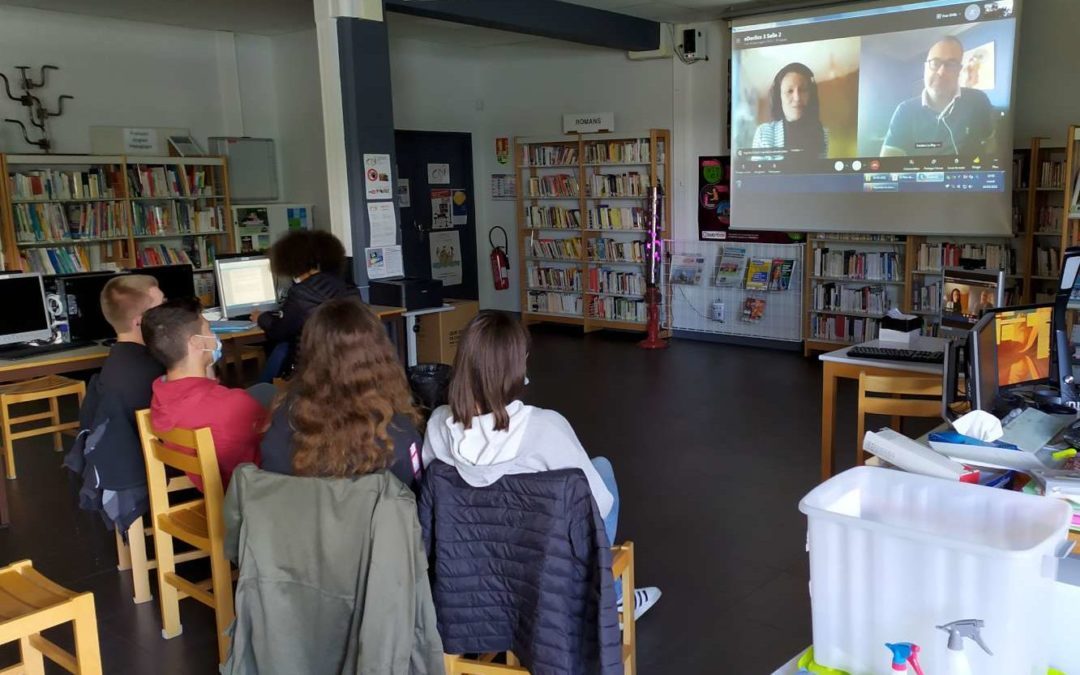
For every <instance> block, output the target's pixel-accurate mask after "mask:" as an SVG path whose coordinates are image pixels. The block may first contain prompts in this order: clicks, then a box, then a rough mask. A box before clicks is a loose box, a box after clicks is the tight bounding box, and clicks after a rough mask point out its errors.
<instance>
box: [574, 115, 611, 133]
mask: <svg viewBox="0 0 1080 675" xmlns="http://www.w3.org/2000/svg"><path fill="white" fill-rule="evenodd" d="M562 130H563V133H564V134H575V133H576V134H594V133H596V132H598V131H615V113H613V112H601V113H575V114H573V115H563V118H562Z"/></svg>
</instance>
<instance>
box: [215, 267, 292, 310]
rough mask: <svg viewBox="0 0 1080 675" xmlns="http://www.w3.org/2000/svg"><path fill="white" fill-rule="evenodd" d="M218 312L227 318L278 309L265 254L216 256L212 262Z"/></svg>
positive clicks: (275, 292) (272, 280)
mask: <svg viewBox="0 0 1080 675" xmlns="http://www.w3.org/2000/svg"><path fill="white" fill-rule="evenodd" d="M214 271H215V273H216V276H217V285H218V297H219V298H220V299H221V312H222V314H223V315H224V316H225V317H226V318H232V317H236V316H242V315H245V314H250V313H251V312H253V311H255V310H259V311H265V310H268V309H275V308H277V290H276V288H275V286H274V275H273V273H272V272H271V271H270V259H269V258H267V257H266V256H247V257H242V258H229V259H224V260H223V259H221V258H218V259H217V260H216V261H215V262H214Z"/></svg>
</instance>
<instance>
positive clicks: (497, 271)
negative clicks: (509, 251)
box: [488, 225, 510, 291]
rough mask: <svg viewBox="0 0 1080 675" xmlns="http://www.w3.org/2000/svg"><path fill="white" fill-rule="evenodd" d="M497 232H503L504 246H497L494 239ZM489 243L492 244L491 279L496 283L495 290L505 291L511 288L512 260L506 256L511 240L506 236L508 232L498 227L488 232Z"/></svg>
mask: <svg viewBox="0 0 1080 675" xmlns="http://www.w3.org/2000/svg"><path fill="white" fill-rule="evenodd" d="M495 230H498V231H499V232H502V236H503V245H502V246H496V245H495V241H494V240H493V239H492V235H493V234H494V233H495ZM488 243H489V244H491V279H492V281H494V282H495V290H497V291H505V290H506V289H508V288H510V258H509V257H507V255H506V248H507V247H508V246H509V245H510V238H509V237H508V236H507V235H506V230H504V229H503V228H501V227H499V226H498V225H496V226H495V227H493V228H491V229H490V230H488Z"/></svg>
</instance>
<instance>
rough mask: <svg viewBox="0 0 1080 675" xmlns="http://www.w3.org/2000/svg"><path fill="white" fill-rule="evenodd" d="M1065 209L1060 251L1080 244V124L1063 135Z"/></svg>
mask: <svg viewBox="0 0 1080 675" xmlns="http://www.w3.org/2000/svg"><path fill="white" fill-rule="evenodd" d="M1065 138H1066V147H1065V192H1064V198H1065V209H1064V212H1063V213H1062V216H1061V252H1062V254H1064V253H1065V249H1067V248H1069V247H1070V246H1078V245H1080V184H1078V183H1080V175H1078V173H1080V125H1077V124H1073V125H1070V126H1069V132H1068V134H1067V135H1066V136H1065Z"/></svg>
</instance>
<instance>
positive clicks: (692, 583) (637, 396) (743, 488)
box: [0, 327, 855, 675]
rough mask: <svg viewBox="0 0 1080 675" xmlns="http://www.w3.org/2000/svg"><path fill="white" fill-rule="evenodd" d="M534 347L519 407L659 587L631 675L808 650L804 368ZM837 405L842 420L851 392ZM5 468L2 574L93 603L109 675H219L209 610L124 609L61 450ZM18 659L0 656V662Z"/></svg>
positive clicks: (676, 353) (598, 347)
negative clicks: (555, 415)
mask: <svg viewBox="0 0 1080 675" xmlns="http://www.w3.org/2000/svg"><path fill="white" fill-rule="evenodd" d="M534 336H535V343H534V345H533V348H532V356H531V361H530V372H529V376H530V379H531V382H532V384H531V385H530V386H529V393H528V398H529V400H530V402H531V403H534V404H537V405H542V406H545V407H551V408H555V409H557V410H558V411H560V412H562V413H563V414H564V415H565V416H566V417H567V418H568V419H569V420H570V422H571V424H572V425H573V427H574V429H575V430H576V431H577V433H578V435H579V437H580V438H581V442H582V444H583V445H584V446H585V448H586V449H587V450H588V451H589V453H590V454H593V455H600V454H602V455H606V456H607V457H609V458H610V459H611V461H612V463H613V464H614V466H615V471H616V475H617V477H618V482H619V488H620V491H621V496H622V515H621V519H622V522H621V523H620V526H619V530H620V537H619V538H620V539H632V540H633V541H634V542H635V543H636V545H637V547H636V554H637V574H638V580H639V583H640V584H641V585H658V586H660V587H661V588H662V589H663V591H664V597H663V599H662V600H661V601H660V603H659V604H658V605H657V606H656V607H655V608H654V609H653V610H652V611H651V612H650V613H649V614H648V615H646V616H645V617H644V618H643V619H642V621H641V623H640V624H639V625H638V640H639V645H638V658H639V664H640V670H641V672H642V673H645V674H647V675H651V674H653V673H658V674H665V675H666V674H667V673H680V674H686V675H690V674H693V673H723V674H725V675H759V674H768V673H771V672H772V671H773V669H774V668H776V667H778V666H779V665H780V664H782V663H784V662H785V661H787V660H788V659H789V658H791V656H793V655H794V654H795V653H797V652H798V651H799V650H801V649H802V648H803V647H804V646H805V645H807V644H809V642H810V613H809V611H810V605H809V598H808V594H807V581H808V573H807V566H806V554H805V551H804V543H805V537H806V533H805V525H804V519H803V517H802V515H801V514H800V513H799V511H798V501H799V499H800V498H801V497H802V496H803V495H804V494H806V492H808V491H809V490H810V489H811V488H812V487H813V486H814V484H815V482H816V479H817V476H818V448H819V438H820V436H819V432H820V421H819V418H820V410H821V408H820V405H821V404H820V391H821V389H820V386H821V377H820V367H819V366H818V364H817V362H816V360H807V359H804V358H803V357H802V356H801V354H795V353H785V352H776V351H770V350H762V349H755V348H748V347H735V346H728V345H713V344H706V343H696V342H688V341H679V342H676V343H675V344H674V345H673V347H672V349H670V350H668V351H666V352H643V351H640V350H638V349H637V348H636V347H635V346H634V341H633V340H632V339H630V338H629V337H624V336H620V335H609V334H593V335H589V336H586V337H582V336H581V334H580V333H579V332H575V331H564V330H560V329H550V328H544V327H540V328H536V329H535V330H534ZM839 409H840V410H841V411H845V410H846V411H853V410H854V395H853V393H852V389H851V387H850V386H849V387H845V388H844V389H842V391H841V397H840V408H839ZM842 417H846V418H848V419H847V424H843V425H841V426H840V427H839V428H838V430H837V438H838V439H841V441H838V445H840V443H841V442H842V440H843V439H846V438H851V439H852V441H854V435H855V429H854V422H853V417H854V416H853V415H844V416H842ZM848 445H850V444H845V446H848ZM844 454H847V453H844ZM17 456H18V466H19V478H18V480H16V481H13V482H10V483H8V486H9V489H10V497H11V501H12V508H13V513H12V516H13V521H14V524H13V525H12V527H11V528H10V529H8V530H0V561H5V562H6V561H12V560H18V559H22V558H31V559H33V560H34V563H35V566H36V567H38V568H39V569H40V570H41V571H42V572H44V573H45V574H46V575H48V576H50V577H52V578H53V579H55V580H56V581H57V582H59V583H61V584H63V585H65V586H68V587H70V588H73V589H76V590H89V591H93V592H94V594H95V599H96V602H97V612H98V622H99V627H100V632H101V638H102V652H103V657H104V659H105V666H106V672H107V673H109V674H110V675H127V674H136V673H138V674H142V673H151V672H154V673H162V674H170V673H177V674H179V673H213V672H216V654H217V651H216V647H215V643H214V636H213V617H212V615H211V613H210V611H209V610H208V609H206V608H204V607H203V606H202V605H199V604H198V603H196V602H195V601H185V602H183V603H181V608H182V609H181V614H182V619H183V625H184V633H183V635H182V636H180V637H178V638H175V639H173V640H169V641H166V640H163V639H162V638H161V635H160V631H161V623H160V616H159V614H158V606H157V603H156V601H155V602H152V603H148V604H145V605H139V606H136V605H134V604H132V602H131V582H130V575H129V574H127V573H122V572H117V571H116V552H115V547H114V545H113V538H112V535H111V534H108V533H106V532H105V530H104V528H103V527H102V525H101V523H100V521H99V520H98V519H97V517H96V516H93V515H89V514H85V513H82V512H79V511H78V510H77V509H76V508H75V506H74V500H73V497H72V496H71V490H70V488H69V485H68V482H67V478H66V476H65V475H64V473H63V472H62V471H61V470H60V469H59V468H58V466H59V460H60V458H59V455H56V454H54V453H52V452H51V451H50V450H49V449H48V443H47V442H42V443H39V442H36V441H29V442H24V443H23V444H22V445H21V446H19V449H18V451H17ZM59 639H61V640H69V639H70V638H68V637H64V636H62V637H61V638H59ZM14 658H15V656H14V653H13V652H12V651H11V649H10V648H7V649H2V648H0V664H6V663H10V662H12V661H13V660H14Z"/></svg>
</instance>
